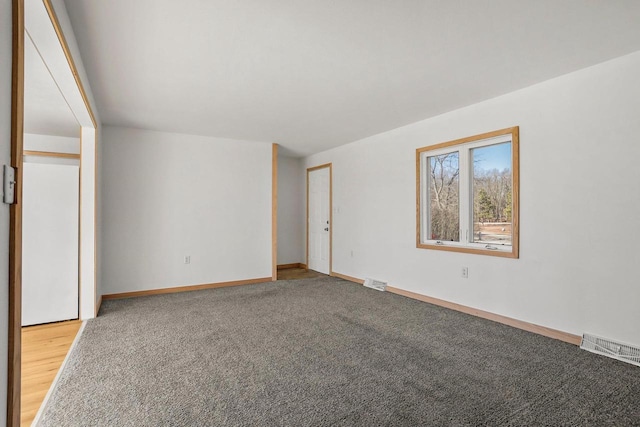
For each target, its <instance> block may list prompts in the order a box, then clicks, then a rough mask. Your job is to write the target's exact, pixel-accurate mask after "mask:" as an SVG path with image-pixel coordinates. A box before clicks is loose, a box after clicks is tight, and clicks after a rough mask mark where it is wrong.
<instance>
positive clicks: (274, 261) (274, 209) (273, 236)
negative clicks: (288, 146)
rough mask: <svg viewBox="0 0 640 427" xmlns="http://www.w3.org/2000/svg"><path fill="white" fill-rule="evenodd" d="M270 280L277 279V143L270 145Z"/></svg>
mask: <svg viewBox="0 0 640 427" xmlns="http://www.w3.org/2000/svg"><path fill="white" fill-rule="evenodd" d="M271 280H272V281H274V282H275V281H276V280H278V144H272V145H271Z"/></svg>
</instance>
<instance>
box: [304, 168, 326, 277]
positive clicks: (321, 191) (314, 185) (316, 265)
mask: <svg viewBox="0 0 640 427" xmlns="http://www.w3.org/2000/svg"><path fill="white" fill-rule="evenodd" d="M308 180H309V182H308V185H309V212H308V219H307V220H308V227H309V256H308V257H309V261H308V264H309V265H308V266H307V268H309V269H310V270H315V271H317V272H320V273H324V274H329V273H330V271H329V269H330V267H329V260H330V252H331V238H330V235H331V234H330V233H331V224H329V221H330V217H331V215H330V214H331V204H330V200H329V194H330V185H331V179H330V168H329V167H325V168H322V169H316V170H312V171H310V172H309V175H308Z"/></svg>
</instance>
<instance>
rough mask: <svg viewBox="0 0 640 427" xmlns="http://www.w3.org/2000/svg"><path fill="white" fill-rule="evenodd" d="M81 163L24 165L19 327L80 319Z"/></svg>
mask: <svg viewBox="0 0 640 427" xmlns="http://www.w3.org/2000/svg"><path fill="white" fill-rule="evenodd" d="M79 179H80V176H79V167H78V166H72V165H52V164H38V163H24V169H23V196H22V197H23V198H22V200H23V212H22V228H23V231H22V325H23V326H27V325H35V324H40V323H49V322H56V321H60V320H68V319H77V318H78V234H79V230H78V228H79V227H78V216H79V214H78V206H79V188H78V187H79Z"/></svg>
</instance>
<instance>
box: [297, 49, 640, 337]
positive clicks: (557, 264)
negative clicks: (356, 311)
mask: <svg viewBox="0 0 640 427" xmlns="http://www.w3.org/2000/svg"><path fill="white" fill-rule="evenodd" d="M638 75H640V52H636V53H634V54H632V55H629V56H625V57H622V58H618V59H616V60H613V61H610V62H606V63H603V64H600V65H597V66H594V67H591V68H587V69H584V70H581V71H578V72H575V73H572V74H569V75H566V76H563V77H560V78H556V79H553V80H550V81H547V82H544V83H542V84H538V85H535V86H532V87H529V88H526V89H523V90H519V91H517V92H513V93H510V94H507V95H505V96H502V97H499V98H495V99H492V100H489V101H486V102H482V103H480V104H476V105H473V106H470V107H467V108H463V109H460V110H457V111H453V112H450V113H447V114H444V115H441V116H438V117H435V118H432V119H429V120H425V121H422V122H418V123H415V124H412V125H409V126H406V127H403V128H400V129H396V130H393V131H390V132H386V133H383V134H379V135H376V136H373V137H370V138H366V139H364V140H361V141H358V142H354V143H352V144H349V145H346V146H343V147H340V148H336V149H333V150H330V151H327V152H323V153H320V154H317V155H314V156H310V157H308V158H306V159H305V167H310V166H315V165H318V164H322V163H327V162H333V173H334V181H333V182H334V193H333V194H334V196H333V197H334V228H333V231H334V235H333V236H334V244H333V270H334V271H336V272H339V273H342V274H347V275H351V276H355V277H359V278H364V277H373V278H377V279H382V280H388V281H389V282H390V284H391V285H392V286H396V287H399V288H402V289H406V290H409V291H413V292H417V293H420V294H424V295H429V296H433V297H436V298H441V299H444V300H447V301H452V302H456V303H459V304H463V305H467V306H471V307H475V308H479V309H482V310H487V311H490V312H494V313H498V314H501V315H505V316H509V317H513V318H516V319H521V320H524V321H528V322H532V323H535V324H539V325H544V326H547V327H551V328H555V329H558V330H562V331H566V332H569V333H573V334H577V335H580V334H582V333H583V332H591V333H594V334H598V335H603V336H605V337H610V338H613V339H617V340H621V341H625V342H629V343H631V344H635V345H638V344H640V328H638V325H639V324H640V310H639V309H638V301H640V286H638V279H637V276H636V272H635V267H636V266H637V265H638V262H639V261H640V246H639V245H638V242H639V241H640V227H638V224H637V222H638V219H639V218H640V197H638V183H640V168H638V158H640V141H639V140H638V135H640V120H638V112H639V111H640V85H639V84H638ZM515 125H519V126H520V140H521V150H520V158H521V169H520V173H521V185H520V190H521V199H520V208H521V217H520V223H521V228H520V238H521V244H520V259H517V260H513V259H502V258H497V257H488V256H480V255H469V254H462V253H451V252H443V251H433V250H425V249H417V248H416V247H415V232H416V224H415V215H416V212H415V197H416V187H415V186H416V177H415V149H416V148H418V147H423V146H427V145H431V144H435V143H438V142H444V141H449V140H453V139H456V138H461V137H466V136H471V135H475V134H479V133H482V132H487V131H492V130H496V129H501V128H506V127H510V126H515ZM338 210H339V212H338ZM352 250H353V251H354V255H353V257H352V256H351V251H352ZM462 266H467V267H469V278H468V279H462V278H461V277H460V268H461V267H462Z"/></svg>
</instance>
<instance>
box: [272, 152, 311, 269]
mask: <svg viewBox="0 0 640 427" xmlns="http://www.w3.org/2000/svg"><path fill="white" fill-rule="evenodd" d="M305 179H306V178H305V174H304V171H303V169H302V159H300V158H294V157H286V156H278V264H294V263H299V262H304V246H303V240H302V238H303V237H302V233H303V231H304V224H305V215H306V212H305V210H304V209H302V206H301V205H300V200H301V199H302V198H304V197H305V196H304V194H305V193H304V191H305V185H306V184H305Z"/></svg>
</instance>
